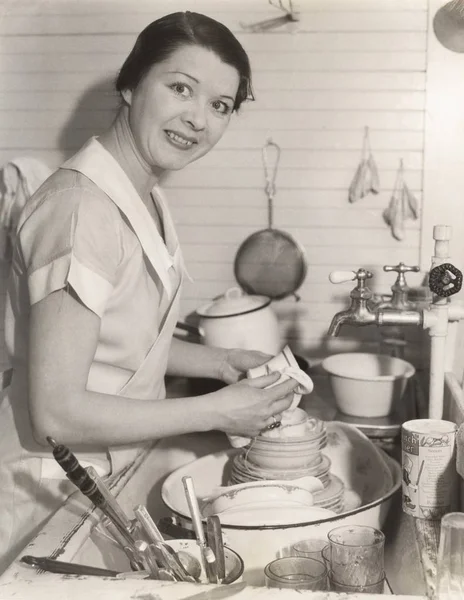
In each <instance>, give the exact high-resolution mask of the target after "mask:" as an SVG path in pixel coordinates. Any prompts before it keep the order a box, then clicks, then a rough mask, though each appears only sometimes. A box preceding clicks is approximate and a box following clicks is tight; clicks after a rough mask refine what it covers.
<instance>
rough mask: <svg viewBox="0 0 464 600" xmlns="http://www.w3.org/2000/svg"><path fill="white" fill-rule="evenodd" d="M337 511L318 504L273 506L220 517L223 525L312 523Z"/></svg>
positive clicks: (228, 513) (239, 511) (230, 512)
mask: <svg viewBox="0 0 464 600" xmlns="http://www.w3.org/2000/svg"><path fill="white" fill-rule="evenodd" d="M335 514H336V513H335V512H334V511H332V510H328V509H326V508H320V507H317V506H309V507H304V506H301V507H295V506H292V507H285V506H271V507H266V508H263V507H259V508H253V509H248V510H247V509H242V510H239V509H236V510H233V511H232V510H231V511H227V512H225V513H221V514H220V515H218V516H219V519H220V521H221V523H222V524H223V525H243V526H247V525H254V526H258V527H260V526H264V527H265V526H266V525H293V524H296V523H310V522H312V521H319V520H321V519H330V518H331V517H333V516H335Z"/></svg>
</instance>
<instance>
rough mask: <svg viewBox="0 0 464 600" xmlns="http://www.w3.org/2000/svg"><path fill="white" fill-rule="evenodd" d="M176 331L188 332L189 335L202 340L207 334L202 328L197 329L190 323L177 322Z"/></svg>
mask: <svg viewBox="0 0 464 600" xmlns="http://www.w3.org/2000/svg"><path fill="white" fill-rule="evenodd" d="M176 329H181V330H182V331H186V332H187V333H191V334H193V335H196V336H198V337H200V338H203V337H205V332H204V330H203V328H202V327H195V325H190V324H189V323H184V322H183V321H177V323H176Z"/></svg>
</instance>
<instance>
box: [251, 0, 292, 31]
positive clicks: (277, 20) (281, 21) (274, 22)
mask: <svg viewBox="0 0 464 600" xmlns="http://www.w3.org/2000/svg"><path fill="white" fill-rule="evenodd" d="M268 2H269V4H270V5H271V6H272V7H273V8H278V9H279V10H282V11H283V12H284V13H285V15H283V16H281V17H274V18H272V19H266V20H264V21H259V22H258V23H250V24H248V25H247V24H246V23H240V27H242V29H245V31H250V32H252V33H261V32H263V31H268V30H269V29H275V28H276V27H280V25H286V24H287V23H293V22H296V21H298V17H297V16H296V13H295V12H294V10H293V4H292V0H288V8H286V7H285V6H284V3H283V0H268Z"/></svg>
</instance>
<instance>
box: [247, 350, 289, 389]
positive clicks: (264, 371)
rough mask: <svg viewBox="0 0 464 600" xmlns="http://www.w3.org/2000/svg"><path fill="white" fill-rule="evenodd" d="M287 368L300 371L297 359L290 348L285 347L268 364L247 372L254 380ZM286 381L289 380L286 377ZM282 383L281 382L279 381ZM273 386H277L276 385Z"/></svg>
mask: <svg viewBox="0 0 464 600" xmlns="http://www.w3.org/2000/svg"><path fill="white" fill-rule="evenodd" d="M287 367H293V368H295V369H298V368H299V367H298V363H297V362H296V358H295V357H294V355H293V352H292V351H291V349H290V347H289V346H285V348H284V349H283V350H282V351H281V352H279V354H276V355H275V356H273V357H272V358H271V359H270V360H268V361H267V363H264V365H259V367H254V368H253V369H249V370H248V371H247V377H249V378H250V379H254V378H255V377H262V376H263V375H269V373H275V372H280V371H283V370H284V369H286V368H287ZM285 379H288V378H287V377H285ZM283 380H284V379H282V381H283ZM279 382H280V380H279ZM273 385H277V384H276V383H274V384H273Z"/></svg>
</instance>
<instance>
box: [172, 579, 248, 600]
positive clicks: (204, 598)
mask: <svg viewBox="0 0 464 600" xmlns="http://www.w3.org/2000/svg"><path fill="white" fill-rule="evenodd" d="M246 587H247V584H246V582H245V581H239V582H237V583H231V584H230V585H220V586H219V585H218V586H215V587H214V588H212V589H210V590H206V591H204V592H200V593H199V594H193V596H186V597H185V598H182V600H221V599H222V598H230V597H231V596H235V594H239V593H240V592H241V591H242V590H244V589H245V588H246Z"/></svg>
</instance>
